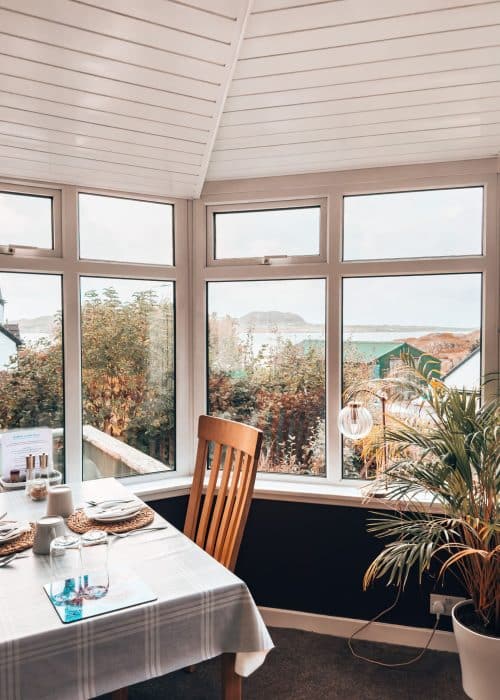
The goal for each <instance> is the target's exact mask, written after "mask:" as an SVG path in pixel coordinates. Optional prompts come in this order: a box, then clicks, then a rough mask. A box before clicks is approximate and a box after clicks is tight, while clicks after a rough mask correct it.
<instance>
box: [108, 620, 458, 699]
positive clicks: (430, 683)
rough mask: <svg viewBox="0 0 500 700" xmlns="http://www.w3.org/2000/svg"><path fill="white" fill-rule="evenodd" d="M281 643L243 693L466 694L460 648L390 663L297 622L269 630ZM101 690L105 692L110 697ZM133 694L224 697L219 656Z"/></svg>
mask: <svg viewBox="0 0 500 700" xmlns="http://www.w3.org/2000/svg"><path fill="white" fill-rule="evenodd" d="M270 632H271V636H272V638H273V641H274V643H275V645H276V648H275V649H274V650H273V651H272V652H271V653H270V654H269V655H268V657H267V660H266V662H265V664H264V665H263V666H262V667H261V668H260V669H258V670H257V671H256V672H255V673H254V674H253V675H252V676H250V678H248V679H245V680H244V682H243V697H244V700H316V699H317V700H336V699H337V698H339V699H340V698H341V699H342V700H358V698H359V699H360V700H467V696H466V695H465V694H464V692H463V691H462V686H461V682H460V666H459V661H458V656H457V655H456V654H448V653H445V652H438V651H429V652H427V653H426V654H425V655H424V657H423V658H422V659H421V660H420V661H418V662H417V663H416V664H414V665H412V666H408V667H406V668H403V669H397V670H396V669H387V668H380V667H378V666H374V665H372V664H369V663H366V662H364V661H360V660H358V659H356V658H354V657H353V656H352V655H351V652H350V651H349V648H348V646H347V641H346V640H345V639H340V638H339V637H329V636H325V635H320V634H313V633H311V632H299V631H296V630H283V629H272V630H270ZM355 648H356V650H358V651H360V652H361V653H363V654H364V655H365V656H370V657H373V658H376V659H379V660H381V661H386V662H390V663H394V662H399V661H406V660H407V659H409V658H411V657H412V656H415V655H416V653H417V652H416V650H415V649H411V648H408V647H396V646H389V645H386V644H372V643H369V642H357V643H356V646H355ZM108 698H109V696H104V695H103V696H101V698H100V699H99V700H108ZM129 698H130V700H160V699H161V700H220V667H219V660H218V659H213V660H212V661H208V662H206V663H204V664H201V665H200V666H198V667H197V669H196V671H195V672H194V673H191V674H188V673H186V672H185V671H176V672H175V673H172V674H170V675H168V676H163V677H162V678H157V679H154V680H152V681H148V682H146V683H140V684H139V685H135V686H132V687H131V688H130V690H129Z"/></svg>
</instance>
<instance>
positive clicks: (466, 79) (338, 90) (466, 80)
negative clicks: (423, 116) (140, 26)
mask: <svg viewBox="0 0 500 700" xmlns="http://www.w3.org/2000/svg"><path fill="white" fill-rule="evenodd" d="M499 71H500V64H498V65H492V66H481V67H477V68H465V69H461V70H450V71H444V72H439V71H437V72H435V73H427V74H424V75H416V76H413V77H412V79H411V80H409V79H408V78H407V77H405V76H402V77H398V78H388V79H382V80H377V81H359V82H356V83H343V84H339V85H331V86H327V87H324V88H309V89H305V90H301V89H298V90H295V91H293V92H282V93H280V92H276V93H275V94H265V95H244V96H241V97H231V96H229V97H228V98H227V101H226V111H237V110H250V109H257V108H268V107H280V106H285V105H291V104H301V105H307V104H309V103H311V102H323V101H327V100H332V99H333V98H335V99H347V98H353V97H367V96H369V95H383V94H389V93H395V92H411V91H417V90H428V89H430V88H445V87H449V86H454V85H460V84H465V85H468V84H471V83H474V82H476V83H477V82H492V81H496V80H498V76H499ZM360 76H362V72H361V73H360Z"/></svg>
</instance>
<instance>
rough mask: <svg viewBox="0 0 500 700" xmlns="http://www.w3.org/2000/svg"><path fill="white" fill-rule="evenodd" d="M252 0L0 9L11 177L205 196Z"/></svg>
mask: <svg viewBox="0 0 500 700" xmlns="http://www.w3.org/2000/svg"><path fill="white" fill-rule="evenodd" d="M248 5H249V0H210V2H204V1H203V0H189V1H188V2H177V1H175V0H88V1H86V2H83V1H82V2H80V1H78V2H76V1H75V2H73V1H71V0H0V175H6V176H10V177H12V176H15V177H22V178H25V177H29V178H36V179H40V180H55V181H58V182H62V183H69V184H78V185H87V186H97V187H104V188H110V189H122V190H128V191H132V192H144V193H151V194H163V195H170V196H180V197H197V196H198V195H199V192H200V190H201V187H202V186H203V182H204V180H205V175H206V169H207V166H208V161H209V157H210V152H211V150H212V146H213V141H214V138H215V134H216V131H217V125H218V122H219V118H220V115H221V112H222V109H223V106H224V102H225V97H226V91H227V88H228V86H229V81H230V78H231V74H232V71H233V68H234V63H235V61H236V57H237V53H238V49H239V44H240V41H241V36H242V28H243V25H244V23H245V21H246V15H247V10H248Z"/></svg>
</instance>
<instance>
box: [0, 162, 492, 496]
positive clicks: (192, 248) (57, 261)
mask: <svg viewBox="0 0 500 700" xmlns="http://www.w3.org/2000/svg"><path fill="white" fill-rule="evenodd" d="M498 171H499V165H498V162H497V160H496V159H488V160H478V161H463V162H450V163H437V164H425V165H412V166H395V167H386V168H374V169H369V170H357V171H345V172H336V173H335V172H334V173H319V174H316V173H313V174H304V175H293V176H282V177H276V178H261V179H255V180H234V181H229V182H227V181H226V182H208V183H206V185H205V188H204V192H203V195H202V198H201V199H198V200H185V199H177V198H172V197H165V198H162V197H158V196H157V195H153V196H151V197H148V196H146V195H144V194H143V193H134V192H130V191H118V190H104V189H99V188H87V187H75V186H71V185H58V184H47V183H40V182H35V181H26V182H22V181H20V180H19V179H11V180H7V179H6V178H3V179H2V181H1V182H0V190H3V191H10V190H11V191H13V192H16V193H21V194H22V193H27V194H30V193H31V192H33V193H42V194H46V193H55V194H56V195H57V197H56V198H55V199H54V202H55V201H56V200H57V199H58V198H59V202H60V205H59V206H60V212H61V217H60V218H61V224H60V229H61V240H60V251H59V255H56V254H55V253H54V252H52V251H51V254H50V255H46V254H44V255H42V254H35V255H32V254H30V251H22V252H18V254H16V255H2V254H0V270H2V271H5V272H17V271H18V272H33V273H44V272H45V273H47V272H48V273H56V274H61V275H62V276H63V313H64V338H63V341H64V352H65V354H64V374H65V419H66V432H65V454H66V480H67V481H79V480H81V478H82V465H81V386H80V377H81V365H80V311H79V308H80V288H79V287H80V285H79V277H80V276H81V275H83V276H97V277H99V276H100V277H113V276H114V277H129V278H138V279H151V280H158V279H161V280H165V281H173V282H174V283H175V296H176V347H175V352H176V368H175V371H176V379H177V380H178V382H179V384H178V388H177V390H176V409H177V410H176V433H177V435H176V441H177V460H176V462H177V463H176V470H175V471H172V472H162V473H160V474H158V475H152V474H151V475H141V476H137V477H127V482H126V483H127V485H129V484H130V485H133V484H135V486H133V488H135V489H137V490H138V491H139V492H142V493H148V494H149V493H150V494H153V493H155V492H158V493H160V492H161V489H162V488H165V491H164V493H165V494H166V493H167V489H170V488H172V492H173V493H178V492H179V491H178V490H177V491H175V489H178V488H180V487H179V486H178V484H179V483H180V481H182V479H184V480H185V481H187V480H188V478H189V476H190V475H191V474H192V473H193V465H194V456H195V450H196V430H197V418H198V416H199V415H200V414H202V413H204V412H205V411H206V353H205V347H206V313H205V312H206V296H205V290H206V282H207V281H228V280H235V281H237V280H245V279H261V280H266V279H278V278H279V279H298V278H314V277H318V278H324V279H326V313H327V331H326V377H327V392H326V395H327V405H326V426H327V431H326V444H327V473H326V477H325V478H323V477H317V476H313V477H310V476H299V475H286V474H268V473H263V474H259V475H258V477H257V492H259V489H260V490H262V492H263V493H264V492H266V489H267V492H268V493H270V494H272V495H271V497H273V498H274V497H284V498H290V494H291V493H293V494H296V495H297V494H301V495H300V499H302V500H304V499H305V500H307V499H311V498H312V499H316V494H326V493H327V491H328V489H329V491H328V492H329V493H330V492H331V493H333V492H334V491H335V489H337V487H338V488H339V489H340V492H342V493H344V494H346V495H345V499H346V503H347V501H349V500H350V499H355V500H356V504H357V503H358V501H359V495H354V494H359V489H360V487H361V486H362V485H363V483H364V482H363V481H361V480H357V479H356V480H348V479H342V464H341V457H340V456H341V440H340V434H339V432H338V430H337V427H336V422H337V415H338V411H339V410H340V397H341V374H342V368H341V351H342V346H341V342H342V324H341V313H340V310H341V308H342V298H341V281H342V278H343V277H366V276H375V277H377V276H387V275H396V276H399V275H405V274H440V273H448V272H457V273H467V272H480V273H482V275H483V290H482V291H483V295H482V298H483V305H482V371H483V372H484V373H489V372H494V371H498V359H499V357H498V349H499V345H498V332H497V325H498V310H499V299H498V280H499V258H498V229H497V225H498V224H497V217H498V202H499V199H500V197H499V192H500V176H499V175H498ZM467 186H483V187H484V216H483V227H484V240H483V253H482V255H475V256H466V257H453V258H452V257H450V258H422V259H418V260H415V259H403V260H401V259H391V260H375V261H373V260H372V261H343V260H342V245H341V243H342V240H341V239H342V223H343V211H342V201H343V199H342V198H343V196H348V195H355V194H373V193H381V192H384V191H386V192H394V191H415V190H418V189H448V188H451V187H467ZM79 192H85V193H92V194H98V195H109V196H116V197H125V198H132V199H139V200H142V199H144V200H147V201H159V202H165V203H168V204H173V205H174V251H175V259H174V262H175V265H174V266H173V267H162V266H157V265H147V264H130V263H116V262H108V261H87V260H80V259H79V257H78V250H79V245H78V239H77V233H78V212H77V203H78V200H77V196H78V193H79ZM318 200H321V201H323V202H324V210H325V211H324V217H325V235H324V259H321V260H318V259H315V260H313V261H312V260H310V259H308V260H306V261H300V260H298V261H296V260H294V261H288V260H287V262H286V263H283V261H279V260H273V261H272V264H270V265H262V264H258V262H257V264H256V262H255V261H251V262H250V263H248V264H241V260H238V261H237V262H235V261H232V262H231V263H230V264H228V261H222V264H220V262H221V261H219V264H210V262H209V257H208V256H207V252H208V250H209V248H208V247H207V207H212V208H217V207H220V206H228V207H230V208H231V209H232V210H234V209H235V207H236V206H239V205H241V204H243V205H244V206H245V208H248V206H249V204H252V203H253V204H255V205H256V206H257V207H260V208H266V205H267V208H269V204H272V205H273V206H274V205H275V204H276V203H277V202H281V203H283V206H285V207H290V205H291V203H293V202H305V203H306V204H307V203H311V202H314V201H318ZM54 211H55V210H54ZM56 219H57V217H55V220H56ZM308 258H309V256H308ZM490 387H491V391H492V392H494V391H495V386H494V384H493V383H492V384H491V385H490ZM181 426H182V429H181ZM178 477H182V479H181V480H180V479H179V478H178ZM169 480H171V481H170V484H172V486H171V487H169V486H168V484H169ZM148 482H155V484H156V485H154V486H151V487H149V485H148ZM270 482H271V483H272V486H269V483H270ZM259 483H260V484H261V486H260V487H259ZM141 484H142V485H141ZM162 484H163V486H162ZM280 484H281V488H282V489H283V491H282V493H283V496H279V495H276V494H278V493H281V492H280V491H279V489H280ZM141 489H142V491H141ZM148 489H149V490H148ZM342 489H343V491H342ZM338 492H339V491H336V493H338ZM286 494H288V495H286ZM317 498H318V499H321V498H323V496H322V495H318V496H317ZM324 498H325V499H327V500H328V498H329V496H328V495H325V496H324ZM341 498H342V499H343V498H344V496H342V497H341ZM300 499H299V500H300ZM325 502H326V501H325ZM337 502H338V501H337ZM342 502H343V501H342Z"/></svg>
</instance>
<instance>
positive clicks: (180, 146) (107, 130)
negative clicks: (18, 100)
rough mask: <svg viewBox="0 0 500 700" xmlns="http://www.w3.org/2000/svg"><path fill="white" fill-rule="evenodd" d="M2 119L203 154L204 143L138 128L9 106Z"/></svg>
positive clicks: (1, 112) (0, 114)
mask: <svg viewBox="0 0 500 700" xmlns="http://www.w3.org/2000/svg"><path fill="white" fill-rule="evenodd" d="M0 121H6V122H10V123H11V124H25V125H27V126H35V127H38V128H41V129H50V130H51V131H62V132H66V133H69V134H80V135H82V136H88V137H99V138H103V139H108V140H109V141H115V142H117V143H127V142H131V143H137V144H143V145H146V146H151V147H155V148H159V149H160V148H161V149H163V151H165V152H168V153H169V154H174V153H182V154H185V153H190V154H192V155H195V156H196V157H201V154H202V153H203V152H204V148H205V147H204V145H200V144H193V143H184V142H182V141H178V140H176V139H169V138H168V137H165V136H157V135H151V134H144V133H140V132H138V131H125V130H124V129H113V128H112V127H104V126H98V125H95V124H92V123H91V122H75V121H71V120H67V119H62V118H59V117H52V116H47V115H45V114H38V113H36V112H27V111H26V110H17V109H12V108H10V107H2V106H0Z"/></svg>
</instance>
